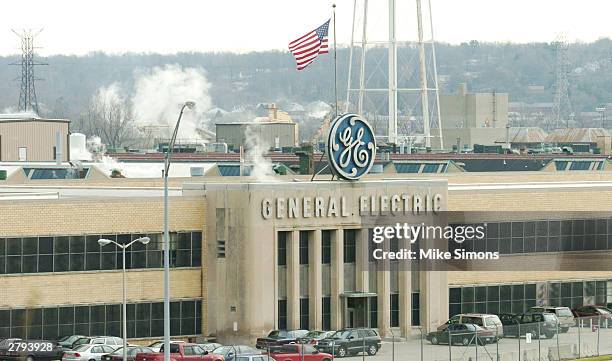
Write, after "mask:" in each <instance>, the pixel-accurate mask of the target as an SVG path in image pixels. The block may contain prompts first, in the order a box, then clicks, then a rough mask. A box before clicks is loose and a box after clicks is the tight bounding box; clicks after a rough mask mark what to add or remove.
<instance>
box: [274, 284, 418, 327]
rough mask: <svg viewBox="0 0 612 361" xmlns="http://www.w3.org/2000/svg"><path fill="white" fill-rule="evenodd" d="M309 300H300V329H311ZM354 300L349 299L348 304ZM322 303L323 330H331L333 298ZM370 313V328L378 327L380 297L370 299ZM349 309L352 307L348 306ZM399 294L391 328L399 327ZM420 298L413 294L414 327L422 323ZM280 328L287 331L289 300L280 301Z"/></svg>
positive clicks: (393, 305) (393, 303) (392, 302)
mask: <svg viewBox="0 0 612 361" xmlns="http://www.w3.org/2000/svg"><path fill="white" fill-rule="evenodd" d="M309 300H310V299H309V298H300V313H299V315H300V329H302V330H308V329H309V328H310V312H309V310H310V309H309ZM352 300H354V299H352V298H349V299H348V302H349V303H350V301H352ZM321 302H322V309H321V311H322V312H321V313H322V328H323V330H330V329H331V297H323V298H322V299H321ZM369 305H370V313H369V316H368V317H369V323H370V327H378V297H370V298H369ZM347 307H351V305H350V304H348V306H347ZM399 309H400V306H399V294H397V293H393V294H391V296H390V323H391V327H399V326H400V324H399V323H400V322H399ZM420 311H421V308H420V297H419V292H413V293H412V309H411V312H412V325H413V326H418V325H420V324H421V321H420ZM277 323H278V328H279V329H281V330H286V329H287V300H278V319H277Z"/></svg>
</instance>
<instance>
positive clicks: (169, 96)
mask: <svg viewBox="0 0 612 361" xmlns="http://www.w3.org/2000/svg"><path fill="white" fill-rule="evenodd" d="M209 89H210V83H209V82H208V80H207V79H206V73H205V72H204V70H203V69H201V68H182V67H180V66H179V65H177V64H174V65H165V66H163V67H155V68H153V69H151V70H148V71H139V72H137V73H136V74H135V85H134V95H133V97H132V104H133V110H134V116H135V119H136V125H137V126H147V125H157V126H168V129H169V132H172V130H173V129H174V125H175V123H176V120H177V117H178V114H179V110H180V108H181V106H183V104H184V103H185V101H187V100H191V101H194V102H195V103H196V107H195V109H193V110H190V109H186V110H185V113H184V114H183V118H182V120H181V125H180V127H179V134H178V138H183V139H200V138H201V136H200V135H199V134H198V132H197V131H196V129H198V128H204V129H205V128H207V127H208V124H207V120H208V119H207V111H208V110H209V109H210V108H211V107H212V101H211V98H210V96H209ZM168 135H170V134H168Z"/></svg>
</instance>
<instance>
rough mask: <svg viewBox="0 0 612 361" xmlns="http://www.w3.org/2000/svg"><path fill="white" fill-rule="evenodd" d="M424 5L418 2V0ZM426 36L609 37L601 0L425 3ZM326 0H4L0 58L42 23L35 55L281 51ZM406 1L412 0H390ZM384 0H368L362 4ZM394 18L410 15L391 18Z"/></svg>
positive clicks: (345, 2) (610, 26)
mask: <svg viewBox="0 0 612 361" xmlns="http://www.w3.org/2000/svg"><path fill="white" fill-rule="evenodd" d="M423 1H424V3H426V2H427V0H423ZM431 1H432V8H433V18H434V27H435V34H436V40H438V41H444V42H450V43H460V42H464V41H469V40H473V39H475V40H479V41H512V42H532V41H547V42H548V41H552V40H553V39H555V37H556V36H557V35H558V34H560V33H565V34H566V35H567V39H568V40H570V41H575V40H581V41H593V40H596V39H598V38H601V37H612V1H610V0H580V1H575V0H574V1H570V0H431ZM333 2H334V1H330V0H306V1H303V0H300V1H298V0H197V1H196V0H194V1H188V0H169V1H153V0H150V1H144V0H142V1H140V0H138V1H137V0H129V1H128V0H87V1H83V0H53V1H49V0H28V1H5V2H3V4H2V11H1V13H0V24H2V26H0V54H2V55H6V54H15V53H17V52H18V50H17V46H18V45H19V43H18V39H17V37H16V36H15V35H14V34H13V33H12V32H11V31H10V30H11V28H15V29H22V28H32V29H39V28H44V31H43V32H42V33H41V34H40V36H39V37H38V41H37V43H36V45H38V46H42V47H43V48H42V49H40V50H38V52H39V53H40V54H41V55H51V54H86V53H89V52H92V51H106V52H110V53H122V52H157V53H174V52H177V51H234V52H246V51H252V50H267V49H286V47H287V43H288V42H289V41H290V40H293V39H294V38H296V37H298V36H300V35H303V34H304V33H305V32H306V31H308V30H311V29H313V28H314V27H316V26H318V25H320V24H321V23H322V22H324V21H325V20H326V19H327V18H329V16H330V13H331V4H332V3H333ZM335 2H336V3H337V6H338V7H337V33H338V42H339V43H343V44H347V43H348V42H349V40H350V28H351V19H352V6H353V0H336V1H335ZM397 2H398V3H406V4H408V5H411V6H413V5H414V0H397ZM386 3H387V2H386V1H384V0H370V4H372V5H371V6H377V5H384V4H386ZM398 17H399V21H402V23H403V24H408V25H411V24H412V25H414V21H413V20H414V16H404V15H403V14H398Z"/></svg>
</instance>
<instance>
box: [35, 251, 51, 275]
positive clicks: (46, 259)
mask: <svg viewBox="0 0 612 361" xmlns="http://www.w3.org/2000/svg"><path fill="white" fill-rule="evenodd" d="M38 272H53V256H52V255H46V256H38Z"/></svg>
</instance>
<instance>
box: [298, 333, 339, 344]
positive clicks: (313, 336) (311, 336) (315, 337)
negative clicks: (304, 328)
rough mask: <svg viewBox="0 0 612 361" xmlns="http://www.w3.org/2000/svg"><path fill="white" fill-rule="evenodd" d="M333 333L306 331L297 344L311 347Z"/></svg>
mask: <svg viewBox="0 0 612 361" xmlns="http://www.w3.org/2000/svg"><path fill="white" fill-rule="evenodd" d="M334 332H335V331H308V333H307V334H305V335H304V336H303V337H300V338H299V339H298V342H299V343H309V344H311V345H316V344H318V343H319V341H321V340H322V339H324V338H326V337H329V336H331V335H333V334H334Z"/></svg>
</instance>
